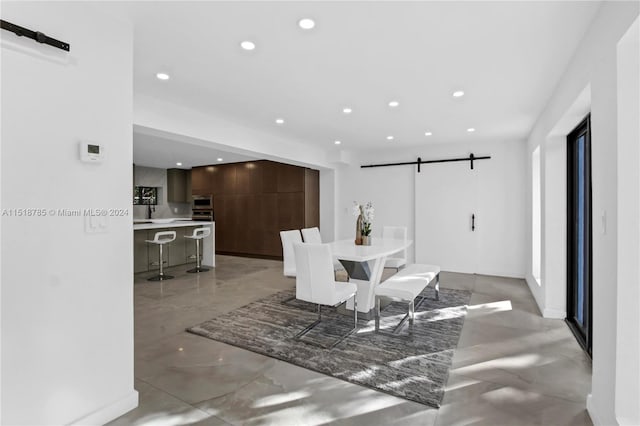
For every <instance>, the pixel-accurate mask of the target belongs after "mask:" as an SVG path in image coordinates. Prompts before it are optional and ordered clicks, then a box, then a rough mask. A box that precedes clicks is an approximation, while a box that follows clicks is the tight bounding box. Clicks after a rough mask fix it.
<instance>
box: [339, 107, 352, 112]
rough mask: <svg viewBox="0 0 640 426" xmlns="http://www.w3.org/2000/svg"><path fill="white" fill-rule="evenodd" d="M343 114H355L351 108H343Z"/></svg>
mask: <svg viewBox="0 0 640 426" xmlns="http://www.w3.org/2000/svg"><path fill="white" fill-rule="evenodd" d="M342 112H343V113H345V114H351V113H352V112H353V110H352V109H351V108H348V107H347V108H342Z"/></svg>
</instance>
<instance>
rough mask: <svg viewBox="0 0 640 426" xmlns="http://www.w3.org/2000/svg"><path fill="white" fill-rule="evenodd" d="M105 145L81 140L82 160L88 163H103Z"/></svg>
mask: <svg viewBox="0 0 640 426" xmlns="http://www.w3.org/2000/svg"><path fill="white" fill-rule="evenodd" d="M103 158H104V147H103V146H102V145H98V144H96V143H92V142H80V160H81V161H85V162H87V163H101V162H102V159H103Z"/></svg>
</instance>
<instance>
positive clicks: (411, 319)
mask: <svg viewBox="0 0 640 426" xmlns="http://www.w3.org/2000/svg"><path fill="white" fill-rule="evenodd" d="M414 315H415V308H414V304H413V300H412V301H411V302H409V325H412V326H413V317H414Z"/></svg>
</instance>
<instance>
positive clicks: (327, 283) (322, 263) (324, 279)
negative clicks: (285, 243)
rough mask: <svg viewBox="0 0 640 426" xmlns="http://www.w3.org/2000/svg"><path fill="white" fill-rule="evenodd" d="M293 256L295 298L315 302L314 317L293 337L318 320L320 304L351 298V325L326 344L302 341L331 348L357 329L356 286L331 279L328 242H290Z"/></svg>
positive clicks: (308, 328) (310, 327) (305, 332)
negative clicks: (316, 309) (316, 307)
mask: <svg viewBox="0 0 640 426" xmlns="http://www.w3.org/2000/svg"><path fill="white" fill-rule="evenodd" d="M294 251H295V257H296V272H297V274H296V299H299V300H304V301H305V302H309V303H314V304H317V305H318V319H317V320H315V321H314V322H313V323H312V324H310V325H309V326H307V327H306V328H305V329H304V330H302V331H301V332H299V333H298V334H297V335H296V336H295V339H297V340H300V339H301V338H302V337H303V336H304V335H305V334H307V333H308V332H309V331H311V330H312V329H313V328H314V327H315V326H316V325H318V324H319V323H320V322H321V321H322V313H321V307H322V305H325V306H332V307H336V306H338V305H340V304H341V303H343V302H345V301H347V300H348V299H351V298H353V304H354V306H353V329H351V330H350V331H349V332H348V333H346V334H345V335H343V336H342V337H340V338H339V339H337V340H336V341H335V342H334V343H333V344H331V345H330V346H322V345H319V344H316V343H311V342H306V341H305V343H310V344H313V345H317V346H322V347H323V348H327V349H329V348H333V347H334V346H336V345H337V344H338V343H340V342H341V341H342V340H344V339H345V338H346V337H347V336H349V335H350V334H351V333H353V332H354V331H355V330H357V327H358V305H357V300H356V293H357V291H358V287H357V286H356V285H355V284H353V283H347V282H340V281H335V280H334V276H333V266H332V256H331V249H330V248H329V245H328V244H309V243H303V244H300V243H297V244H294Z"/></svg>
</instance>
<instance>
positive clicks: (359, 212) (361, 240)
mask: <svg viewBox="0 0 640 426" xmlns="http://www.w3.org/2000/svg"><path fill="white" fill-rule="evenodd" d="M373 214H374V209H373V204H372V203H371V201H369V202H368V203H367V204H365V205H361V204H358V203H357V202H355V201H354V202H353V215H354V216H357V217H358V219H357V220H356V241H355V243H356V245H358V246H361V245H365V246H369V245H371V224H372V223H373Z"/></svg>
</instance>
